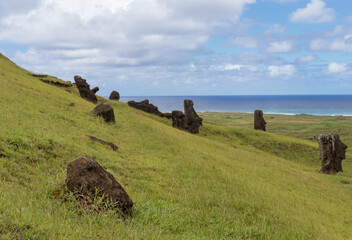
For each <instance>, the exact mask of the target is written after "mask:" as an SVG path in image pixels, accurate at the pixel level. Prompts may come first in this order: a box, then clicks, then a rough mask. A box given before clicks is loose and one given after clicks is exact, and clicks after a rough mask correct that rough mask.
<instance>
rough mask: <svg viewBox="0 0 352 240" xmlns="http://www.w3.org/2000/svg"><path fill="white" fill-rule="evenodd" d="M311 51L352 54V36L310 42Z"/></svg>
mask: <svg viewBox="0 0 352 240" xmlns="http://www.w3.org/2000/svg"><path fill="white" fill-rule="evenodd" d="M310 50H313V51H321V50H327V51H340V52H352V35H351V34H348V35H345V36H344V37H343V38H334V39H322V38H318V39H314V40H312V41H311V42H310Z"/></svg>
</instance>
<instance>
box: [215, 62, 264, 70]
mask: <svg viewBox="0 0 352 240" xmlns="http://www.w3.org/2000/svg"><path fill="white" fill-rule="evenodd" d="M209 70H210V71H220V72H222V71H234V70H236V71H240V70H247V71H250V72H255V71H257V70H258V69H257V67H255V66H252V65H241V64H230V63H227V64H222V65H211V66H210V67H209Z"/></svg>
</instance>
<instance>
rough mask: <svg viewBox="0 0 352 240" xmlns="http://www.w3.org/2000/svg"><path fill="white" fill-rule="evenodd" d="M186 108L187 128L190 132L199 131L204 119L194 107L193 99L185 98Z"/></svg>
mask: <svg viewBox="0 0 352 240" xmlns="http://www.w3.org/2000/svg"><path fill="white" fill-rule="evenodd" d="M183 105H184V109H185V116H186V117H185V129H186V130H188V131H189V132H190V133H198V132H199V126H201V125H202V122H203V119H202V118H201V117H199V116H198V114H197V113H196V111H195V110H194V108H193V101H192V100H188V99H186V100H184V104H183Z"/></svg>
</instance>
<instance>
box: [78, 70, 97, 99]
mask: <svg viewBox="0 0 352 240" xmlns="http://www.w3.org/2000/svg"><path fill="white" fill-rule="evenodd" d="M74 79H75V83H76V87H77V88H78V91H79V94H80V95H81V97H82V98H84V99H86V100H88V101H90V102H92V103H97V102H98V99H97V97H96V96H95V94H94V93H93V91H92V90H90V86H89V84H88V83H87V81H86V80H85V79H83V78H82V77H80V76H75V77H74Z"/></svg>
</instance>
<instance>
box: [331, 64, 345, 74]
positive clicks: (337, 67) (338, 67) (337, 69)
mask: <svg viewBox="0 0 352 240" xmlns="http://www.w3.org/2000/svg"><path fill="white" fill-rule="evenodd" d="M346 71H347V64H345V63H336V62H332V63H330V64H329V66H328V73H329V74H336V73H343V72H346Z"/></svg>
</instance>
